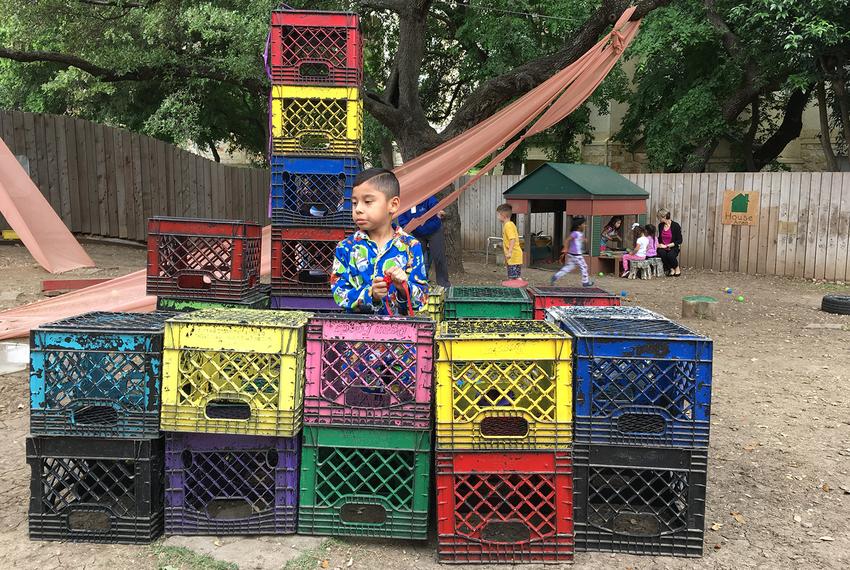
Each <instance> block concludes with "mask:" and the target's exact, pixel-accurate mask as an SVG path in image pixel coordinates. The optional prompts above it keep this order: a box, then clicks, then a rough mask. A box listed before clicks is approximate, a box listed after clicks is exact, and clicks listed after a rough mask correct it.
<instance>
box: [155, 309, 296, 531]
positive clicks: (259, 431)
mask: <svg viewBox="0 0 850 570" xmlns="http://www.w3.org/2000/svg"><path fill="white" fill-rule="evenodd" d="M308 317H309V313H304V312H299V311H264V310H252V309H234V308H229V309H220V308H212V309H202V310H198V311H194V312H189V313H185V314H181V315H179V316H176V317H174V318H172V319H169V320H168V321H167V322H166V325H165V337H164V342H163V371H162V416H161V427H162V430H163V431H164V432H166V433H165V483H164V488H165V532H166V533H167V534H170V535H197V534H200V535H219V536H225V535H249V534H290V533H294V532H295V530H296V526H297V506H298V477H299V463H300V457H301V455H300V454H301V449H300V435H301V426H302V417H303V394H304V364H305V352H304V341H305V337H304V335H305V330H306V325H307V319H308Z"/></svg>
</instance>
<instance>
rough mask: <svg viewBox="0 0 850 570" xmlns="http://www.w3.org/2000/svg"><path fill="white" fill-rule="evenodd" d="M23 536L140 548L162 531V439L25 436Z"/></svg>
mask: <svg viewBox="0 0 850 570" xmlns="http://www.w3.org/2000/svg"><path fill="white" fill-rule="evenodd" d="M27 463H28V464H29V466H30V468H31V470H32V477H31V480H30V507H29V536H30V539H34V540H36V539H37V540H63V541H71V542H115V543H125V544H147V543H150V542H151V541H153V540H155V539H156V538H157V537H158V536H160V535H161V534H162V530H163V520H164V516H163V440H162V438H157V439H100V438H86V437H41V436H39V437H28V438H27Z"/></svg>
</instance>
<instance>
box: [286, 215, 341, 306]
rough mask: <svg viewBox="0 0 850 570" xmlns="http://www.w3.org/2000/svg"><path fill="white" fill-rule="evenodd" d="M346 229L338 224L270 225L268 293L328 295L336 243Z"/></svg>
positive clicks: (311, 295) (310, 295) (303, 295)
mask: <svg viewBox="0 0 850 570" xmlns="http://www.w3.org/2000/svg"><path fill="white" fill-rule="evenodd" d="M349 233H350V230H346V229H342V228H339V229H336V228H321V227H315V228H288V227H287V228H272V260H271V263H272V267H271V269H272V296H286V297H328V296H330V294H331V285H330V277H331V271H332V269H333V263H334V253H335V252H336V246H337V244H338V243H339V242H340V241H342V240H343V239H344V238H345V237H346V236H347V235H348V234H349Z"/></svg>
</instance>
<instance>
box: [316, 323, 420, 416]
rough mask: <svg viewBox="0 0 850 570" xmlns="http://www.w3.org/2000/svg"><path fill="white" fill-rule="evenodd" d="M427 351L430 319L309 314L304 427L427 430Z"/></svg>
mask: <svg viewBox="0 0 850 570" xmlns="http://www.w3.org/2000/svg"><path fill="white" fill-rule="evenodd" d="M433 350H434V321H432V320H431V319H428V318H398V317H378V316H375V315H325V316H315V317H313V318H312V319H310V322H309V323H308V325H307V368H306V378H305V392H304V423H305V424H314V425H332V426H352V427H391V428H394V429H395V428H404V429H417V430H430V429H431V380H432V376H433V370H434V364H433Z"/></svg>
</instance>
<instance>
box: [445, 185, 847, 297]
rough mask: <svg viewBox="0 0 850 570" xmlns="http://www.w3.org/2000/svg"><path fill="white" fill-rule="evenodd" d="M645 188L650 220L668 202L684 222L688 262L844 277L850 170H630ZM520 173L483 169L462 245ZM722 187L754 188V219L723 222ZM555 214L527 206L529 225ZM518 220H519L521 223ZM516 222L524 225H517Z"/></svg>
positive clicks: (472, 240)
mask: <svg viewBox="0 0 850 570" xmlns="http://www.w3.org/2000/svg"><path fill="white" fill-rule="evenodd" d="M627 178H629V180H631V181H633V182H634V183H636V184H637V185H639V186H641V187H642V188H644V189H645V190H646V191H647V192H649V195H650V198H649V202H648V204H647V207H648V212H649V213H650V220H653V221H654V218H655V215H654V213H655V211H656V210H657V209H658V208H661V207H663V208H667V209H669V210H670V211H671V212H672V213H673V218H674V219H675V220H676V221H678V222H679V223H680V224H681V225H682V233H683V235H684V244H683V246H682V255H681V260H682V263H683V265H685V266H687V267H695V268H699V269H712V270H714V271H737V272H741V273H751V274H760V275H780V276H787V277H804V278H808V279H825V280H828V281H850V173H839V172H814V173H811V172H808V173H800V172H793V173H787V172H784V173H760V172H758V173H718V174H630V175H627ZM517 180H519V177H518V176H485V177H483V178H482V179H481V180H480V181H479V182H477V183H476V184H475V186H474V187H473V188H470V189H469V191H467V192H466V193H465V194H464V195H463V196H462V197H461V199H460V204H459V208H460V212H461V219H462V222H463V225H462V228H463V229H462V244H463V247H464V249H468V250H478V251H484V247H485V243H486V239H487V236H497V235H501V231H500V229H499V225H498V222H497V221H496V218H495V208H496V205H498V204H499V203H501V202H502V201H503V197H502V192H504V191H505V190H506V189H508V188H509V187H510V186H511V185H512V184H514V183H515V182H516V181H517ZM726 190H734V191H737V192H757V193H758V194H759V208H758V213H759V215H758V223H757V224H756V225H753V226H733V225H725V224H723V223H722V219H723V197H724V193H725V191H726ZM553 220H554V216H552V215H551V214H532V219H531V224H532V230H533V231H539V230H544V231H545V233H547V234H549V235H551V228H552V224H553V223H554V221H553ZM521 223H522V220H520V224H521ZM520 227H522V226H521V225H520Z"/></svg>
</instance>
